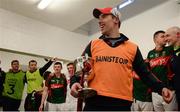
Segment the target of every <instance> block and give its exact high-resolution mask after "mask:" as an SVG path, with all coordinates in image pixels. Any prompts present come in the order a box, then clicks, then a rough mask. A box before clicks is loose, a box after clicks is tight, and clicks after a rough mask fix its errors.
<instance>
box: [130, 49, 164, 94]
mask: <svg viewBox="0 0 180 112" xmlns="http://www.w3.org/2000/svg"><path fill="white" fill-rule="evenodd" d="M147 68H148V67H147V66H146V64H145V62H144V60H143V57H142V55H141V52H140V50H139V48H137V51H136V55H135V58H134V61H133V69H134V70H135V72H136V73H137V74H138V75H139V77H140V78H141V80H142V81H143V82H144V83H145V84H146V85H148V86H149V87H151V88H152V89H153V91H154V92H158V93H159V94H161V93H162V88H163V87H165V85H164V84H163V83H162V82H161V81H160V80H158V79H157V78H156V77H155V76H154V75H153V74H152V73H151V72H150V71H149V70H148V69H147Z"/></svg>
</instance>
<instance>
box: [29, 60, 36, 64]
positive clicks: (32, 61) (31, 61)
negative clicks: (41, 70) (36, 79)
mask: <svg viewBox="0 0 180 112" xmlns="http://www.w3.org/2000/svg"><path fill="white" fill-rule="evenodd" d="M34 62H35V63H36V64H37V61H36V60H30V61H29V65H30V63H34Z"/></svg>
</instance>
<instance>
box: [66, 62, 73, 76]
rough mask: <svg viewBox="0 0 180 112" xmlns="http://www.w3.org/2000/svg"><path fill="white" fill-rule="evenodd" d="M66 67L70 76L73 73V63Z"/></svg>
mask: <svg viewBox="0 0 180 112" xmlns="http://www.w3.org/2000/svg"><path fill="white" fill-rule="evenodd" d="M67 69H68V73H69V75H70V77H71V76H72V75H74V72H75V69H74V65H73V64H71V65H68V66H67Z"/></svg>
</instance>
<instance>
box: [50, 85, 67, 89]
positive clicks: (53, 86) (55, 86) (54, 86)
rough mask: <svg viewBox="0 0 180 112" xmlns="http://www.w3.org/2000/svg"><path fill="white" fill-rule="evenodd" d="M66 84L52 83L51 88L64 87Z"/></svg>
mask: <svg viewBox="0 0 180 112" xmlns="http://www.w3.org/2000/svg"><path fill="white" fill-rule="evenodd" d="M63 86H64V85H63V84H51V86H50V87H51V89H56V88H62V87H63Z"/></svg>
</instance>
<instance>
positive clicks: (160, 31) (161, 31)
mask: <svg viewBox="0 0 180 112" xmlns="http://www.w3.org/2000/svg"><path fill="white" fill-rule="evenodd" d="M159 33H165V31H163V30H159V31H156V32H155V33H154V35H153V39H155V38H156V36H157V35H158V34H159Z"/></svg>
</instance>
